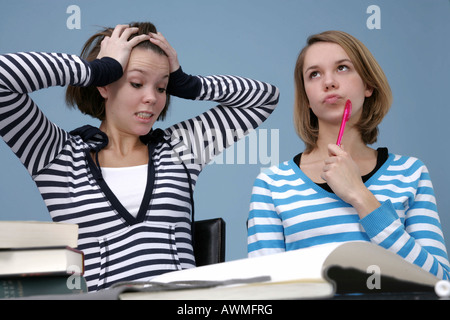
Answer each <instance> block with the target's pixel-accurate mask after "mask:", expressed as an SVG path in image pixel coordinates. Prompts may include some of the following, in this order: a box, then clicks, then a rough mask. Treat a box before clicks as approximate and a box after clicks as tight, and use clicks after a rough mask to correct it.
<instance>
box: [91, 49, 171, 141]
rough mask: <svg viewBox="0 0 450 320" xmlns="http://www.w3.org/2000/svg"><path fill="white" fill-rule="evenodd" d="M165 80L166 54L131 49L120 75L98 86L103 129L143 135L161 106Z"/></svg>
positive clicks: (166, 68) (166, 75) (162, 104)
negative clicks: (102, 105) (104, 117)
mask: <svg viewBox="0 0 450 320" xmlns="http://www.w3.org/2000/svg"><path fill="white" fill-rule="evenodd" d="M168 82H169V60H168V58H167V57H166V56H164V55H161V54H158V53H156V52H153V51H151V50H148V49H143V48H135V49H133V51H132V52H131V54H130V58H129V61H128V64H127V67H126V69H125V70H124V74H123V76H122V77H121V78H120V79H119V80H118V81H116V82H113V83H111V84H109V85H107V86H105V87H101V88H98V89H99V91H100V94H101V95H102V97H103V98H105V110H106V120H105V121H104V123H103V125H105V124H106V128H105V129H106V130H107V131H109V130H118V131H119V132H121V133H125V134H130V135H134V136H142V135H146V134H147V133H148V132H150V130H151V128H152V126H153V124H154V123H155V122H156V120H157V119H158V116H159V114H160V113H161V111H162V110H163V109H164V106H165V104H166V88H167V84H168Z"/></svg>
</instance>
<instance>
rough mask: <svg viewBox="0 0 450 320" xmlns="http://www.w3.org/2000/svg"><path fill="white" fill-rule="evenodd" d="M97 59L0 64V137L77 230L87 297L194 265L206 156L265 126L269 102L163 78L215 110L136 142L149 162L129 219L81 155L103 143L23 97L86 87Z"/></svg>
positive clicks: (255, 92) (211, 83) (256, 91)
mask: <svg viewBox="0 0 450 320" xmlns="http://www.w3.org/2000/svg"><path fill="white" fill-rule="evenodd" d="M99 61H100V60H96V63H97V67H95V66H94V63H92V62H87V61H84V60H82V59H80V58H79V57H77V56H74V55H67V54H56V53H17V54H8V55H2V56H0V135H1V136H2V138H3V139H4V141H5V142H6V143H7V145H8V146H9V147H10V148H11V149H12V151H13V152H14V153H15V154H16V155H17V157H18V158H19V159H20V161H21V162H22V163H23V164H24V165H25V167H26V169H27V170H28V172H29V173H30V174H31V176H32V178H33V180H34V181H35V183H36V185H37V187H38V189H39V191H40V193H41V194H42V197H43V199H44V201H45V203H46V206H47V208H48V210H49V213H50V215H51V217H52V219H53V221H57V222H66V223H74V224H78V226H79V241H78V249H80V250H82V251H83V252H84V255H85V274H84V275H85V279H86V281H87V283H88V288H89V290H90V291H96V290H99V289H103V288H107V287H109V286H111V285H112V284H114V283H116V282H118V281H133V280H149V279H151V278H152V277H154V276H156V275H159V274H162V273H165V272H168V271H172V270H178V269H185V268H191V267H194V266H195V259H194V255H193V247H192V242H191V224H190V223H191V217H190V214H191V209H192V208H191V206H192V201H191V198H192V191H193V188H194V187H195V184H196V181H197V178H198V175H199V174H200V172H201V170H202V168H203V167H204V165H206V164H207V163H208V161H209V160H211V159H212V157H213V156H214V155H216V154H218V153H220V152H221V151H223V149H224V148H225V147H227V146H229V145H230V144H232V143H233V142H235V141H236V140H237V139H239V138H241V137H242V136H243V134H245V133H247V132H248V131H249V130H251V129H254V128H256V127H258V126H259V125H260V124H261V123H262V122H263V121H264V120H265V119H267V117H269V115H270V114H271V112H272V111H273V110H274V108H275V107H276V105H277V103H278V98H279V92H278V89H277V88H276V87H274V86H272V85H270V84H267V83H263V82H260V81H254V80H250V79H246V78H241V77H235V76H208V77H202V76H188V75H186V74H184V73H183V71H182V70H181V69H179V71H176V72H175V73H174V74H172V75H171V80H170V84H169V87H171V86H172V88H173V89H172V91H173V93H172V94H174V95H178V96H180V97H182V98H190V99H195V100H209V101H214V102H216V103H217V106H216V107H214V108H212V109H210V110H208V111H206V112H205V113H203V114H201V115H199V116H197V117H195V118H192V119H190V120H187V121H183V122H181V123H178V124H176V125H174V126H171V127H169V128H167V129H165V130H155V132H156V133H157V134H152V135H149V136H148V137H142V138H143V139H144V140H143V141H145V142H146V143H147V144H148V146H149V154H150V159H151V161H150V162H149V165H148V168H149V169H148V177H147V187H146V190H145V196H144V199H143V202H142V205H141V208H140V211H139V213H138V215H137V217H136V218H134V217H132V216H131V215H130V214H129V213H128V212H127V210H126V209H125V208H124V207H123V206H122V205H121V204H120V202H119V201H118V200H117V198H116V197H115V196H114V194H113V193H112V192H111V191H110V190H109V188H108V186H107V184H106V183H105V182H104V180H103V179H102V176H101V167H100V166H99V165H98V163H96V161H95V159H92V158H91V156H90V153H91V151H95V150H97V151H98V150H100V149H101V148H102V147H104V146H106V145H107V143H108V140H107V136H106V135H105V134H104V133H103V132H101V131H100V130H99V129H97V128H94V127H89V126H85V127H82V128H80V129H78V130H74V131H71V132H67V131H64V130H63V129H61V128H59V127H58V126H56V125H55V124H53V123H52V122H50V121H49V120H48V119H47V118H46V117H45V115H44V114H43V113H42V111H41V110H40V109H39V108H38V107H37V106H36V104H35V103H34V102H33V101H32V100H31V98H30V97H29V95H28V94H27V93H29V92H32V91H35V90H39V89H43V88H47V87H51V86H66V85H76V86H89V85H96V84H97V83H95V82H96V81H97V80H96V79H98V78H102V75H99V74H95V73H96V72H97V73H98V70H101V69H102V68H98V63H99ZM109 67H111V65H110V66H109ZM116 68H117V66H116ZM103 70H104V68H103ZM116 71H117V70H116ZM103 78H104V77H103ZM177 83H178V86H177ZM183 88H184V89H183ZM186 88H187V89H188V90H185V89H186ZM193 88H196V89H193ZM193 90H194V91H195V92H193ZM186 91H188V92H186Z"/></svg>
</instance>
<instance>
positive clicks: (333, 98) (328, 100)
mask: <svg viewBox="0 0 450 320" xmlns="http://www.w3.org/2000/svg"><path fill="white" fill-rule="evenodd" d="M340 99H342V97H341V96H340V95H337V94H330V95H328V96H326V97H325V99H323V102H324V103H327V104H336V103H337V102H338V101H339V100H340Z"/></svg>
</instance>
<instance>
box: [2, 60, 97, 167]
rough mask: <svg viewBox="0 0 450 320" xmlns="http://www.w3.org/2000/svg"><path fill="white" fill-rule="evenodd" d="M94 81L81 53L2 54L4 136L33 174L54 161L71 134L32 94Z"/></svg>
mask: <svg viewBox="0 0 450 320" xmlns="http://www.w3.org/2000/svg"><path fill="white" fill-rule="evenodd" d="M90 80H91V68H90V67H89V65H88V64H87V63H85V62H84V61H82V60H81V59H80V58H78V57H77V56H71V55H67V54H59V53H36V52H30V53H17V54H8V55H2V56H0V135H1V136H2V138H3V139H4V140H5V142H6V143H7V144H8V146H9V147H10V148H11V149H12V151H13V152H14V153H15V154H16V155H17V157H18V158H19V159H20V161H21V162H22V163H23V164H24V165H25V167H26V168H27V170H28V172H29V173H30V174H31V175H35V174H36V173H37V172H38V171H39V170H40V169H42V168H43V167H44V166H46V165H47V164H48V163H49V162H50V161H52V159H53V158H54V157H55V156H56V155H57V154H58V153H59V151H60V150H61V148H62V146H63V145H64V142H65V141H66V139H67V137H68V135H67V133H66V132H65V131H64V130H62V129H60V128H58V127H57V126H56V125H54V124H53V123H51V122H50V121H49V120H48V119H47V118H46V117H45V116H44V114H43V113H42V112H41V110H40V109H39V108H38V107H37V105H36V104H35V103H34V102H33V100H32V99H31V98H30V97H29V96H28V93H30V92H32V91H35V90H39V89H43V88H48V87H51V86H65V85H68V84H72V85H80V86H84V85H88V84H89V82H90Z"/></svg>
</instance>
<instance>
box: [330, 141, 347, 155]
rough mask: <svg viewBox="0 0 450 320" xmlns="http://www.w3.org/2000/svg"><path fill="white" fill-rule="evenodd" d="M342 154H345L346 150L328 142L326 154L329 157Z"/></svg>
mask: <svg viewBox="0 0 450 320" xmlns="http://www.w3.org/2000/svg"><path fill="white" fill-rule="evenodd" d="M344 154H346V152H345V151H344V150H343V149H342V148H341V147H340V146H338V145H336V144H334V143H330V144H328V155H329V156H330V157H332V156H340V155H344Z"/></svg>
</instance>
